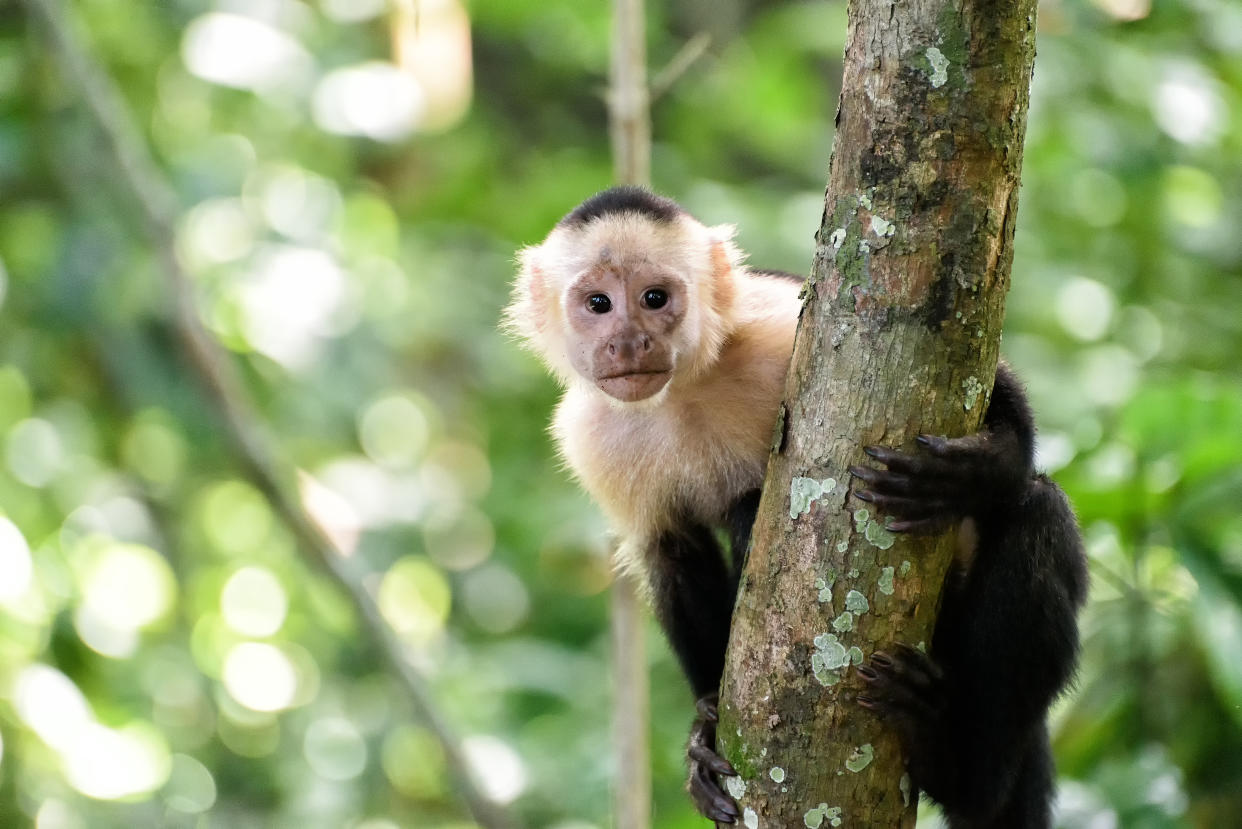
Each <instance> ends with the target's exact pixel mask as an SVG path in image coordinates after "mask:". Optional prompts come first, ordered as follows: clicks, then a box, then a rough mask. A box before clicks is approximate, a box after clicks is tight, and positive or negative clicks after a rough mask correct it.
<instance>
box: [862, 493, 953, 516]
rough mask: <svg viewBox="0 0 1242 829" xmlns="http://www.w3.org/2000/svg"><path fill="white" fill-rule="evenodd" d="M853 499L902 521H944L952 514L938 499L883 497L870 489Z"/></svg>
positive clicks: (898, 496)
mask: <svg viewBox="0 0 1242 829" xmlns="http://www.w3.org/2000/svg"><path fill="white" fill-rule="evenodd" d="M854 497H856V498H859V499H861V500H863V501H867V502H868V503H872V504H875V505H876V506H877V507H879V508H880V509H882V510H884V511H885V512H887V513H889V514H890V515H892V516H895V517H897V518H901V519H903V520H907V521H908V520H912V519H922V518H937V519H942V520H943V519H945V518H947V517H948V516H949V515H951V514H952V510H951V509H950V508H949V505H948V504H947V503H945V502H944V501H941V500H938V499H927V498H904V497H902V496H900V495H885V494H883V493H880V492H876V491H875V490H871V489H860V490H858V491H857V492H855V493H854Z"/></svg>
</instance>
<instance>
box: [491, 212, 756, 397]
mask: <svg viewBox="0 0 1242 829" xmlns="http://www.w3.org/2000/svg"><path fill="white" fill-rule="evenodd" d="M732 236H733V229H732V228H731V227H715V228H708V227H705V226H703V225H702V224H700V223H699V222H698V221H697V220H695V219H694V218H693V217H692V216H690V215H689V214H688V213H686V212H685V211H684V210H682V209H681V208H680V207H679V206H678V205H677V204H676V203H674V202H672V201H669V200H668V199H664V198H661V197H659V196H656V195H653V194H652V193H650V192H648V191H646V190H643V189H641V188H637V187H616V188H613V189H611V190H605V191H604V192H603V193H600V194H598V195H596V196H593V197H592V198H590V199H588V200H587V201H585V202H583V203H582V204H581V205H579V206H578V208H577V209H575V210H574V211H573V212H571V213H570V214H569V215H567V216H566V217H565V218H563V219H562V220H561V221H560V223H558V224H557V226H556V227H555V228H554V229H553V230H552V232H551V233H550V234H549V235H548V238H547V239H545V240H544V241H543V243H542V244H539V245H535V246H534V247H529V248H526V249H525V250H523V251H522V252H521V254H520V263H521V267H520V270H519V272H518V278H517V282H516V283H515V285H514V290H513V299H512V302H511V303H510V305H509V308H508V310H507V311H506V321H507V324H508V327H509V328H510V330H512V331H514V332H516V333H517V334H518V335H519V336H520V337H522V339H523V340H524V341H525V343H526V345H527V346H529V347H530V348H531V349H532V350H534V351H535V352H536V353H537V354H539V356H540V357H542V358H543V360H544V362H545V363H547V365H548V367H549V368H550V369H551V370H552V371H553V372H555V373H556V374H557V375H558V376H559V377H560V378H561V380H562V382H564V383H566V384H569V383H579V382H585V383H589V384H590V385H591V386H593V387H594V388H596V389H598V390H599V391H602V392H603V393H604V394H606V395H608V396H609V397H611V398H613V399H615V400H619V401H622V402H625V403H632V402H636V401H640V400H648V399H651V398H653V397H655V396H656V395H658V394H659V393H660V392H661V391H663V390H664V389H666V388H668V387H669V385H670V384H672V383H676V382H677V381H678V379H679V378H684V377H693V376H695V375H696V374H698V373H700V372H702V371H704V370H705V369H706V368H708V367H709V366H710V365H711V364H712V363H714V362H715V361H716V359H717V357H718V356H719V353H720V348H721V346H722V345H723V343H724V341H725V338H726V337H727V336H728V334H729V330H730V328H731V317H732V305H733V294H734V283H733V280H734V269H735V268H737V267H739V266H740V260H741V254H740V253H739V251H738V250H737V248H736V247H734V245H733V244H732V243H731V241H730V239H731V238H732Z"/></svg>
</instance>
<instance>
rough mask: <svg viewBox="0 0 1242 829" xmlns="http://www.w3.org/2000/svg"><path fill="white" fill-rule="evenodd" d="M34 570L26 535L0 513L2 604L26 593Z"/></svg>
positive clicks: (0, 584) (0, 587) (0, 594)
mask: <svg viewBox="0 0 1242 829" xmlns="http://www.w3.org/2000/svg"><path fill="white" fill-rule="evenodd" d="M32 570H33V568H32V562H31V560H30V546H29V545H28V544H27V543H26V537H25V536H23V535H22V531H21V530H19V529H18V528H17V525H16V524H14V523H13V522H12V521H10V520H9V519H7V518H5V517H4V516H3V515H0V604H6V605H7V604H9V603H10V602H14V601H16V600H18V599H20V598H21V597H22V596H24V595H26V591H27V590H28V589H30V581H31V575H32Z"/></svg>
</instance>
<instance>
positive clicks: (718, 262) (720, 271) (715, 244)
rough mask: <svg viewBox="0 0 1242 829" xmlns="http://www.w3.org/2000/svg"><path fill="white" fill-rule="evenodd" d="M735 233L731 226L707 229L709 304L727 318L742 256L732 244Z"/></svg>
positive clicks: (734, 292) (735, 289) (734, 293)
mask: <svg viewBox="0 0 1242 829" xmlns="http://www.w3.org/2000/svg"><path fill="white" fill-rule="evenodd" d="M736 232H737V230H736V228H735V227H734V226H733V225H716V226H715V227H712V228H709V229H708V238H709V239H710V242H711V289H712V290H711V303H712V308H713V309H714V310H715V311H716V313H717V314H720V315H721V316H725V317H727V316H728V315H729V312H730V311H731V310H732V308H733V297H734V296H735V295H736V293H737V287H736V284H735V280H736V278H737V277H736V274H735V270H736V268H737V267H738V266H739V265H740V264H741V258H742V254H741V252H740V251H739V250H738V249H737V246H736V245H734V244H733V241H732V240H733V235H734V234H735V233H736Z"/></svg>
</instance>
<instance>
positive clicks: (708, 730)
mask: <svg viewBox="0 0 1242 829" xmlns="http://www.w3.org/2000/svg"><path fill="white" fill-rule="evenodd" d="M752 502H753V503H754V504H757V503H758V499H757V493H755V494H754V495H748V496H747V498H744V499H742V501H741V502H739V505H738V506H737V507H735V509H734V510H731V511H730V517H729V521H728V523H729V524H730V525H731V529H732V531H733V532H732V535H733V536H734V538H735V541H734V545H735V548H734V549H735V553H734V559H735V562H734V563H735V564H737V563H738V559H740V556H741V554H742V553H741V552H736V550H737V549H738V548H737V546H736V545H737V543H738V542H737V541H736V538H737V537H738V535H739V534H743V533H744V535H745V536H749V533H750V522H753V520H754V508H753V506H752ZM742 525H745V526H744V528H743V526H742ZM648 560H649V571H648V572H649V578H650V582H651V592H652V606H653V608H654V610H655V614H656V618H657V619H658V620H659V622H660V625H661V626H662V627H663V628H664V632H665V634H666V635H667V636H668V640H669V644H670V645H671V646H672V648H673V651H674V653H676V654H677V658H678V660H679V661H680V663H681V666H682V669H683V670H684V671H685V672H686V676H687V677H688V678H689V680H690V687H691V689H692V690H693V691H694V695H695V697H696V698H697V699H698V703H697V708H698V718H697V719H696V720H695V722H694V726H693V727H692V729H691V732H690V741H689V744H688V745H687V748H686V753H687V757H688V759H689V766H690V776H689V780H688V782H687V789H688V790H689V792H690V796H691V798H692V799H693V801H694V803H695V806H696V807H697V808H698V810H699V812H700V813H702V814H703V815H704V816H706V817H708V818H711V819H712V820H715V821H717V823H721V824H730V823H734V822H735V820H736V818H737V816H738V814H739V810H738V808H737V803H736V802H735V801H734V800H733V798H731V797H729V795H727V794H726V793H725V792H724V791H723V790H722V789H721V787H720V784H719V776H720V775H733V774H736V772H735V771H734V770H733V767H732V766H730V765H729V763H728V761H726V760H725V759H724V758H723V757H721V756H719V755H718V754H717V753H716V694H717V690H718V689H719V687H720V675H721V673H722V672H723V670H724V657H725V649H726V648H727V646H728V642H729V624H730V621H731V619H732V615H733V601H734V597H735V596H736V594H737V574H738V572H739V569H740V567H737V566H729V565H728V564H726V562H725V559H724V554H723V551H722V550H721V549H720V544H719V543H718V542H717V541H716V536H715V534H714V533H713V532H712V530H711V529H710V528H708V527H706V526H702V525H697V524H693V523H686V524H683V525H681V526H680V527H678V528H676V529H673V530H666V531H665V532H663V533H661V534H660V535H659V536H658V537H657V538H656V540H655V542H654V544H653V545H652V551H651V554H650V555H649V556H648Z"/></svg>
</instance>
